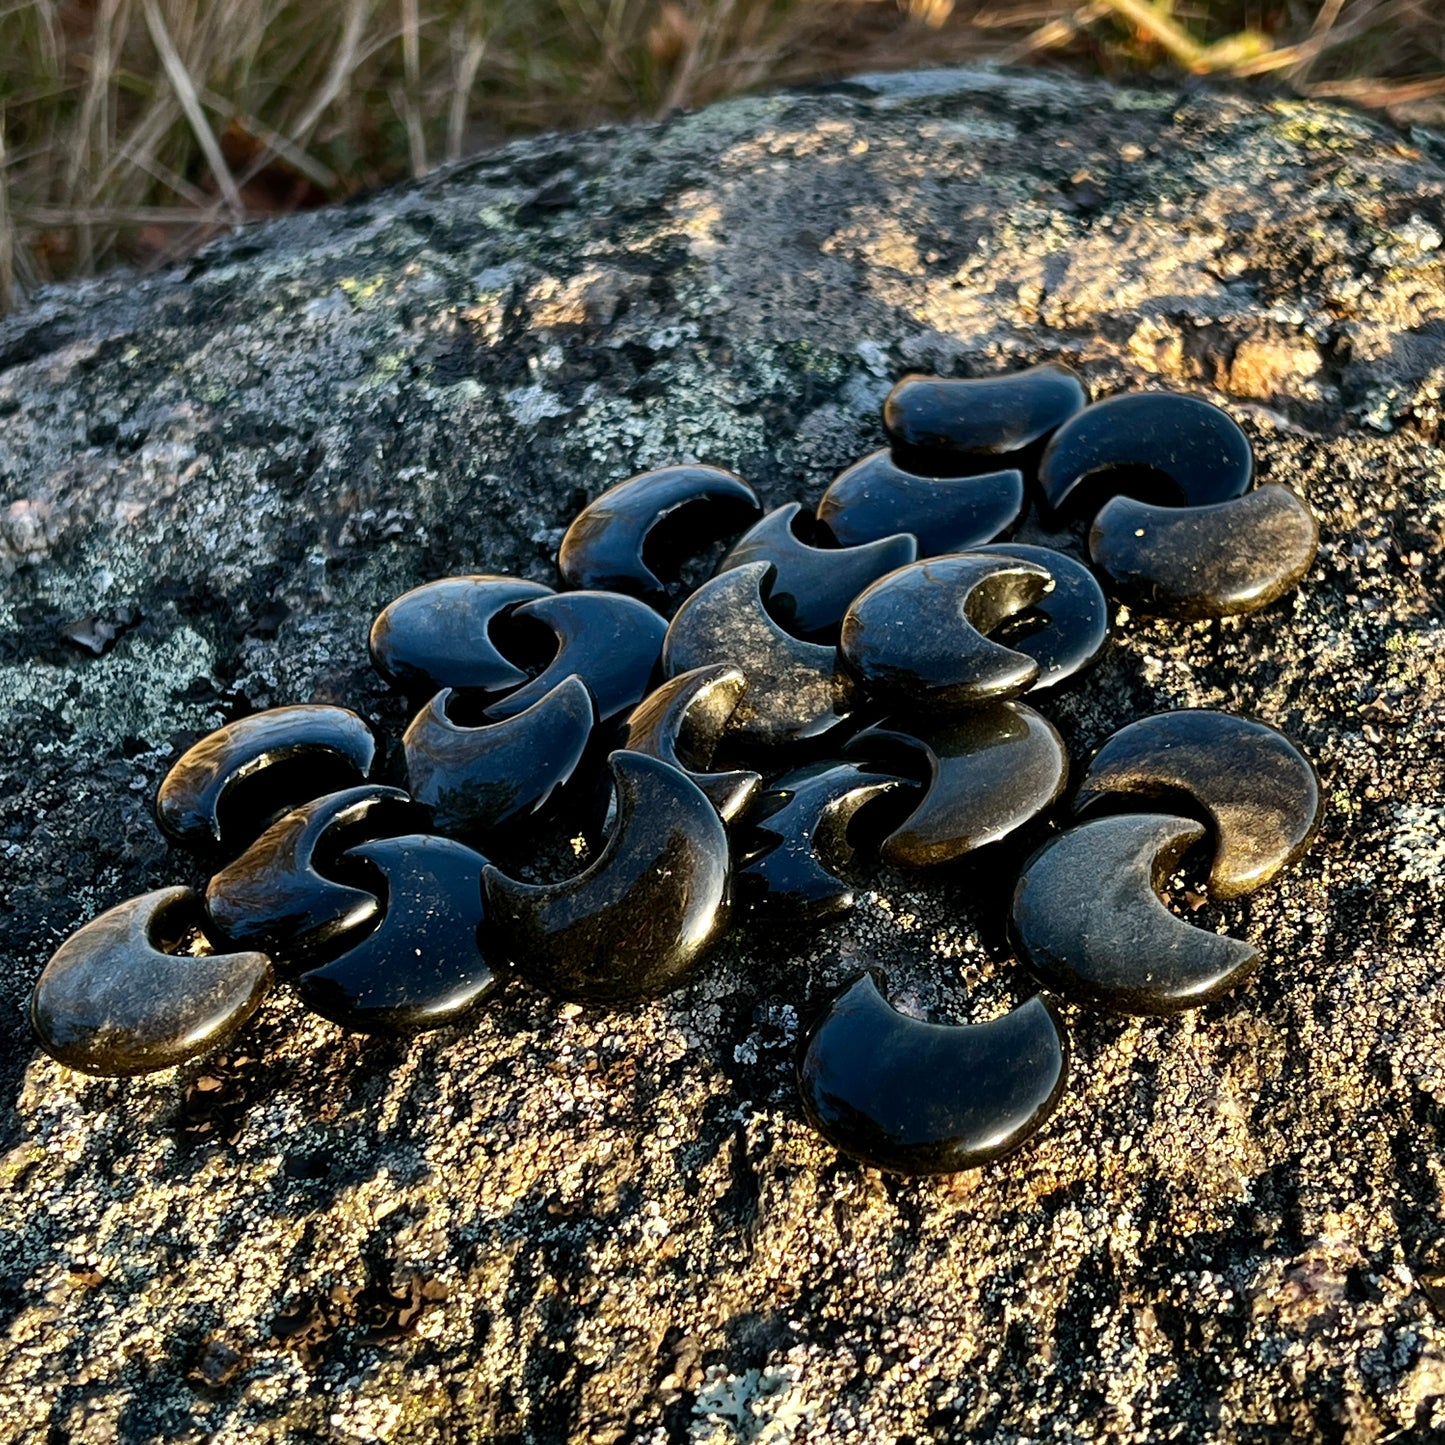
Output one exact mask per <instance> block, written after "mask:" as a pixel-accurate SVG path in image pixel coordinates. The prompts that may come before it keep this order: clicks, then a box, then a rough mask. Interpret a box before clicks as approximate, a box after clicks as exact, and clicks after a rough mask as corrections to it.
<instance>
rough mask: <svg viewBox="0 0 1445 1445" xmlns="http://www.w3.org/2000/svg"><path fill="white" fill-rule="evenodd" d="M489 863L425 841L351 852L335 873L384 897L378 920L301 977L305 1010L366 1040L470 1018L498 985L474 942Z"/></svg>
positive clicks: (396, 841)
mask: <svg viewBox="0 0 1445 1445" xmlns="http://www.w3.org/2000/svg"><path fill="white" fill-rule="evenodd" d="M486 861H487V860H486V859H485V858H483V857H482V856H481V854H480V853H474V852H473V851H472V850H471V849H470V848H467V847H464V846H463V845H462V844H461V843H457V842H455V841H453V840H452V839H451V838H434V837H430V836H428V835H424V834H405V835H403V836H401V837H398V838H382V839H379V840H377V841H376V842H372V843H363V844H361V845H360V846H359V847H356V848H350V849H348V850H347V851H346V852H345V853H344V854H343V855H342V856H341V858H340V859H339V860H338V863H337V868H338V871H341V870H343V869H346V870H351V872H352V874H353V876H354V877H355V878H356V879H357V881H358V882H362V883H365V884H366V885H368V886H369V887H371V888H373V889H374V890H375V891H376V892H377V893H379V894H380V895H381V897H382V899H383V912H382V916H381V919H380V921H379V922H378V923H377V925H376V927H375V928H374V929H373V930H372V932H370V933H369V934H367V936H366V937H365V938H363V939H362V940H361V941H360V942H359V943H355V944H353V945H352V946H351V947H350V948H348V949H347V950H346V952H345V953H343V954H342V955H341V956H340V957H339V958H336V959H334V960H333V961H332V962H330V963H327V964H324V965H323V966H321V967H320V968H313V969H309V970H308V971H307V972H305V973H303V974H301V976H300V977H299V978H298V979H297V980H296V990H297V993H298V994H299V995H300V997H301V1001H302V1003H304V1004H305V1005H306V1006H307V1007H308V1008H309V1009H312V1010H313V1011H314V1012H316V1013H319V1014H321V1015H322V1016H323V1017H324V1018H328V1019H330V1020H331V1021H332V1022H333V1023H337V1024H340V1025H341V1027H342V1028H344V1029H351V1030H353V1031H355V1032H357V1033H367V1034H408V1033H417V1032H419V1031H421V1030H422V1029H435V1028H440V1027H442V1025H444V1024H449V1023H454V1022H455V1021H456V1020H457V1019H459V1018H461V1017H463V1016H464V1015H466V1014H468V1013H470V1012H471V1010H472V1009H474V1008H475V1007H476V1006H477V1005H478V1004H479V1003H480V1002H481V1001H482V1000H483V999H484V998H486V997H487V995H488V994H490V993H491V992H492V991H493V990H494V989H495V988H496V987H497V984H498V982H499V979H498V975H497V973H496V972H495V971H494V970H493V968H492V966H491V964H490V962H489V961H488V958H487V956H486V954H485V953H484V952H483V947H484V944H483V941H482V938H481V934H482V931H483V922H484V919H485V917H486V911H485V909H484V907H483V904H482V883H481V878H482V868H483V866H484V865H485V863H486Z"/></svg>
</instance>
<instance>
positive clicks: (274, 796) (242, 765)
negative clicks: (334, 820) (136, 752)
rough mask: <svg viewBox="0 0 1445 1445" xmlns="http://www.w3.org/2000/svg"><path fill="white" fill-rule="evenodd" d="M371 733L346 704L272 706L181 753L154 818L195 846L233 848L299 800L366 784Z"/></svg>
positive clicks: (372, 740) (371, 757) (165, 781)
mask: <svg viewBox="0 0 1445 1445" xmlns="http://www.w3.org/2000/svg"><path fill="white" fill-rule="evenodd" d="M375 761H376V738H375V736H374V735H373V733H372V731H371V729H370V728H369V727H368V726H367V725H366V723H365V722H364V721H363V720H362V719H361V718H359V717H358V716H357V715H356V714H355V713H354V712H352V711H351V710H350V709H349V708H344V707H332V706H329V705H327V704H320V703H302V704H299V705H297V706H292V707H273V708H271V709H269V710H268V711H266V712H258V713H252V714H251V716H250V717H243V718H241V719H240V721H239V722H233V723H228V724H227V725H226V726H225V727H223V728H218V729H217V730H216V731H215V732H213V733H211V734H210V735H209V736H207V737H204V738H202V739H201V741H200V742H198V743H197V744H196V745H195V746H194V747H193V748H190V749H188V750H187V751H186V752H185V753H183V754H182V755H181V757H180V759H179V761H177V763H176V765H175V766H174V767H173V768H172V769H171V770H170V772H168V773H167V774H166V776H165V778H164V779H163V780H162V781H161V785H160V788H159V789H158V790H157V792H156V802H155V813H156V821H157V822H158V823H159V824H160V825H161V828H162V830H163V831H164V832H166V833H168V834H169V835H170V836H171V837H172V838H174V839H175V840H176V841H177V842H180V843H188V844H190V845H192V846H193V847H208V846H214V845H216V844H220V845H221V846H222V847H223V848H225V849H227V850H229V851H231V852H233V853H235V852H239V851H240V850H241V849H242V848H244V847H246V845H247V844H249V843H250V842H251V841H252V840H253V839H254V838H256V837H257V835H258V834H260V833H261V832H262V831H263V830H264V829H265V828H266V827H267V826H268V825H269V824H271V823H272V822H274V821H275V820H276V819H277V818H279V817H280V816H281V815H282V814H283V813H287V812H290V810H291V809H292V808H294V807H297V806H298V805H299V804H301V803H306V802H309V801H310V800H311V799H312V798H319V797H321V796H322V795H324V794H326V793H334V792H336V791H338V790H339V789H342V788H347V787H351V786H353V785H355V784H357V783H362V782H365V781H366V779H367V776H368V775H369V774H370V772H371V768H372V765H373V763H374V762H375Z"/></svg>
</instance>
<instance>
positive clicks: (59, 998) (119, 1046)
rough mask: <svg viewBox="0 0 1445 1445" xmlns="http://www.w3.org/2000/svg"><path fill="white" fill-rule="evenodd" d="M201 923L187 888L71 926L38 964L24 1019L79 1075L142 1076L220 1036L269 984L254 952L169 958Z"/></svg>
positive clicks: (266, 963) (241, 1019)
mask: <svg viewBox="0 0 1445 1445" xmlns="http://www.w3.org/2000/svg"><path fill="white" fill-rule="evenodd" d="M201 921H202V915H201V900H200V898H199V896H198V895H197V894H195V893H194V892H192V891H191V889H189V888H161V889H158V890H157V891H156V892H154V893H143V894H142V895H141V896H140V897H139V898H132V899H130V900H129V901H128V902H126V903H122V904H120V905H119V906H118V907H115V908H112V909H110V910H109V911H108V912H105V913H102V914H101V915H100V917H99V918H96V919H92V920H91V922H89V923H87V924H86V925H85V926H84V927H83V928H80V929H77V930H76V932H74V933H72V934H71V935H70V937H69V938H67V939H66V940H65V942H64V943H62V944H61V945H60V947H59V948H58V949H57V950H56V952H55V955H54V957H53V958H51V960H50V962H49V963H47V964H46V965H45V968H44V970H43V972H42V973H41V975H40V978H39V981H38V982H37V983H36V985H35V990H34V992H33V993H32V994H31V997H30V1023H31V1027H32V1029H33V1030H34V1033H35V1037H36V1040H37V1041H38V1042H39V1044H40V1047H41V1048H42V1049H44V1050H45V1052H46V1053H47V1054H49V1055H50V1056H51V1057H52V1058H55V1059H59V1060H60V1062H61V1063H62V1064H69V1065H70V1067H71V1068H73V1069H80V1070H81V1071H82V1072H83V1073H87V1074H102V1075H127V1074H146V1073H150V1072H151V1071H152V1070H155V1069H168V1068H170V1067H171V1066H172V1065H173V1064H180V1063H184V1062H185V1060H187V1059H190V1058H194V1057H195V1056H196V1055H197V1054H203V1053H205V1052H206V1051H207V1050H208V1049H212V1048H215V1047H216V1046H217V1045H219V1044H222V1043H224V1042H225V1041H226V1040H227V1039H228V1038H230V1037H231V1036H232V1035H233V1034H234V1033H235V1032H236V1031H237V1030H238V1029H239V1028H240V1027H241V1026H242V1025H243V1024H244V1023H245V1022H246V1020H247V1019H249V1018H250V1017H251V1015H252V1014H253V1013H255V1012H256V1009H257V1007H258V1006H259V1005H260V1003H261V1000H262V999H263V998H264V997H265V996H266V992H267V990H268V989H269V988H270V987H271V960H270V959H268V958H267V957H266V955H265V954H264V953H202V954H197V955H192V954H189V953H188V954H174V953H172V952H170V950H171V949H173V948H175V947H177V946H178V945H179V944H180V942H181V941H182V940H183V939H184V938H186V936H187V935H188V934H190V933H191V931H192V930H194V929H197V928H198V927H199V926H200V924H201Z"/></svg>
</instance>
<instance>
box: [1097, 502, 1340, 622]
mask: <svg viewBox="0 0 1445 1445" xmlns="http://www.w3.org/2000/svg"><path fill="white" fill-rule="evenodd" d="M1319 541H1320V529H1319V523H1318V522H1316V521H1315V519H1314V514H1313V513H1312V512H1311V511H1310V509H1309V508H1308V507H1307V506H1305V504H1304V503H1303V502H1302V501H1301V500H1300V499H1299V498H1298V497H1297V496H1295V494H1294V493H1293V492H1291V491H1289V490H1288V489H1287V488H1285V487H1277V486H1269V487H1259V488H1257V489H1256V490H1255V491H1253V492H1246V493H1245V495H1244V496H1242V497H1236V498H1235V499H1234V500H1233V501H1230V502H1219V503H1216V504H1215V505H1214V506H1212V507H1156V506H1151V505H1149V504H1148V503H1146V502H1137V501H1135V500H1134V499H1133V498H1132V497H1114V498H1112V499H1111V500H1110V501H1108V502H1106V503H1105V504H1104V506H1103V508H1102V509H1101V510H1100V512H1099V514H1098V516H1097V517H1095V518H1094V524H1093V526H1092V527H1090V529H1089V556H1090V557H1091V558H1092V559H1093V561H1094V565H1095V566H1097V567H1099V568H1100V569H1102V570H1103V571H1104V572H1105V573H1106V574H1107V575H1108V577H1109V581H1110V582H1111V583H1112V585H1113V590H1114V591H1115V592H1116V593H1117V594H1118V595H1119V596H1120V597H1122V598H1123V599H1124V600H1125V601H1127V602H1129V603H1130V604H1131V605H1132V606H1134V607H1137V608H1138V609H1139V610H1140V611H1141V612H1153V613H1158V614H1160V615H1162V616H1165V617H1183V618H1200V617H1230V616H1233V615H1234V614H1236V613H1240V612H1255V611H1258V609H1259V608H1261V607H1268V606H1269V604H1270V603H1271V602H1273V601H1275V600H1276V598H1279V597H1283V596H1284V594H1285V593H1286V592H1292V591H1293V590H1294V589H1295V588H1296V587H1297V586H1299V583H1300V580H1301V579H1302V578H1303V577H1304V575H1305V573H1306V572H1308V571H1309V570H1310V567H1311V566H1312V565H1313V563H1314V560H1315V553H1316V552H1317V551H1318V550H1319Z"/></svg>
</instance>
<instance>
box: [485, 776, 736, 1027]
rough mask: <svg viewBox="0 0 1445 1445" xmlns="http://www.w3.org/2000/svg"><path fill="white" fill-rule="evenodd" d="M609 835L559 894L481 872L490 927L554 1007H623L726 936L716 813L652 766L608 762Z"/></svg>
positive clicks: (725, 875)
mask: <svg viewBox="0 0 1445 1445" xmlns="http://www.w3.org/2000/svg"><path fill="white" fill-rule="evenodd" d="M608 761H609V765H610V767H611V769H612V777H613V782H614V785H615V787H616V793H617V809H616V818H615V820H614V822H613V827H612V832H611V835H610V836H609V837H608V839H607V842H606V844H605V845H604V846H603V849H602V851H601V853H599V854H598V856H597V858H596V860H595V861H594V862H593V863H592V864H591V866H590V867H588V868H587V869H585V870H584V871H583V872H581V873H579V874H577V875H576V876H575V877H572V878H567V879H564V880H562V881H561V882H559V883H543V884H538V883H522V882H519V881H518V880H516V879H515V878H509V877H507V876H506V874H504V873H502V872H501V871H500V870H499V869H497V868H495V867H491V866H489V867H487V869H486V870H485V871H484V873H483V883H484V886H485V890H486V901H487V910H488V914H489V920H490V927H491V928H493V929H495V937H496V939H497V941H498V946H499V947H500V948H501V950H502V951H503V953H504V954H505V955H506V957H507V958H508V959H510V961H511V962H512V964H513V965H514V966H515V968H516V970H517V972H518V973H519V974H521V976H522V977H523V978H525V979H526V980H527V981H528V982H530V983H532V984H534V985H535V986H536V987H538V988H540V989H542V990H543V991H544V992H546V993H550V994H556V995H559V996H560V997H562V998H572V999H590V1000H596V1001H611V1002H622V1001H626V1000H636V999H644V998H652V997H654V996H656V995H658V994H663V993H667V992H668V991H670V990H671V989H674V988H676V987H677V986H678V985H679V984H681V983H682V982H683V981H684V980H685V979H686V978H687V976H688V975H689V974H690V973H691V972H692V971H693V970H694V969H695V968H696V967H697V966H698V965H699V964H700V963H701V962H702V961H703V960H704V959H705V958H706V957H707V956H708V954H709V953H711V952H712V950H713V948H715V947H716V945H717V944H718V943H719V942H720V941H721V939H722V937H723V935H724V934H725V933H726V931H727V924H728V918H729V915H730V910H731V903H732V869H731V863H730V859H729V854H728V838H727V832H726V830H725V829H724V827H723V823H722V819H721V818H719V817H718V814H717V809H716V808H714V807H713V805H712V804H711V803H710V802H709V801H708V799H707V798H706V797H705V796H704V795H703V793H702V791H701V789H699V788H698V786H697V784H695V783H694V782H693V781H692V779H691V778H689V777H687V775H686V774H684V773H680V772H679V771H678V770H677V769H676V768H673V767H670V766H669V765H668V764H667V763H664V762H660V761H659V760H658V759H656V758H649V757H644V756H643V755H642V754H640V753H628V752H615V753H613V754H612V756H611V758H610V759H609V760H608Z"/></svg>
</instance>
